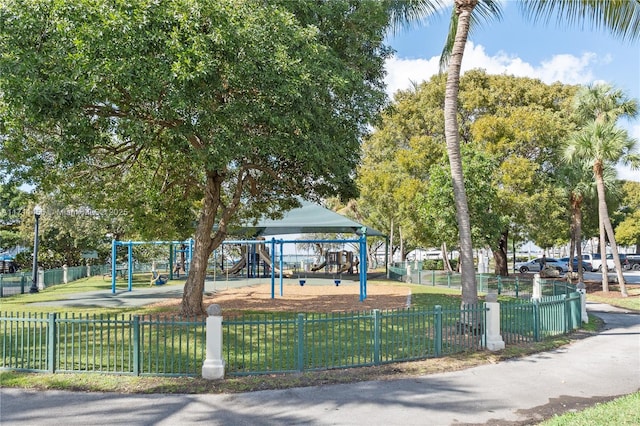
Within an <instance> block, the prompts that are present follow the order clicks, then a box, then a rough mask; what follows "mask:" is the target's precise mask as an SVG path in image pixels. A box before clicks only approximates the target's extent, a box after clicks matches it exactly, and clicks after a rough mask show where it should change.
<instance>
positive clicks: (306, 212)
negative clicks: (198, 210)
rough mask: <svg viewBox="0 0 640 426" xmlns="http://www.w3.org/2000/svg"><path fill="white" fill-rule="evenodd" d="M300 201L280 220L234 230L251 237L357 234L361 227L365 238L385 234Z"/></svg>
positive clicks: (359, 233) (269, 220)
mask: <svg viewBox="0 0 640 426" xmlns="http://www.w3.org/2000/svg"><path fill="white" fill-rule="evenodd" d="M300 204H302V206H301V207H298V208H296V209H292V210H289V211H288V212H287V213H285V214H284V217H283V218H282V219H277V220H274V219H262V220H259V221H258V223H256V224H255V225H250V226H243V227H242V228H240V229H239V230H238V231H239V233H241V234H248V235H251V236H252V237H260V236H266V235H286V234H312V233H336V234H337V233H345V234H346V233H348V234H358V235H361V234H362V228H363V227H365V228H366V230H367V236H369V237H384V236H385V235H384V234H383V233H382V232H380V231H377V230H375V229H373V228H369V227H368V226H364V225H362V224H361V223H358V222H355V221H353V220H351V219H349V218H346V217H344V216H342V215H340V214H338V213H336V212H333V211H331V210H329V209H326V208H324V207H322V206H319V205H317V204H313V203H310V202H308V201H305V200H300ZM233 233H235V232H233Z"/></svg>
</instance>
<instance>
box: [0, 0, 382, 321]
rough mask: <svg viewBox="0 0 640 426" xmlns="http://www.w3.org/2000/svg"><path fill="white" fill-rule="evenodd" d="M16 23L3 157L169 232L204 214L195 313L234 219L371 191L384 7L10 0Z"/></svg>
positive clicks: (0, 84)
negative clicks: (361, 183) (369, 147)
mask: <svg viewBox="0 0 640 426" xmlns="http://www.w3.org/2000/svg"><path fill="white" fill-rule="evenodd" d="M0 20H1V21H2V22H3V26H2V27H1V28H0V51H2V52H3V55H2V57H1V58H0V96H1V98H0V113H1V114H0V115H1V117H2V122H1V124H0V126H1V127H0V134H4V135H5V138H4V139H2V141H1V143H2V148H3V149H2V158H1V159H0V162H2V164H3V165H10V166H11V167H13V168H15V170H17V171H19V172H20V173H21V174H22V175H26V176H28V177H30V178H31V179H32V180H33V181H34V182H36V183H37V184H38V185H39V186H42V187H43V189H45V190H48V189H49V188H52V187H58V188H60V189H61V190H62V191H78V192H92V191H95V192H101V193H102V194H100V195H101V196H102V198H103V199H105V200H112V201H113V202H117V203H118V204H117V207H119V208H129V207H130V208H131V212H132V214H131V217H132V220H135V221H136V222H137V223H140V222H142V221H144V220H145V218H147V217H150V218H152V219H154V220H152V227H160V229H161V231H162V233H163V234H167V233H169V232H170V231H172V230H171V228H174V229H173V232H176V233H177V232H179V231H178V230H176V229H175V228H178V227H179V226H183V227H184V226H187V224H186V223H185V222H184V221H186V222H187V223H191V221H192V220H193V219H194V218H196V224H194V225H195V229H193V227H191V229H190V231H191V233H193V234H195V240H196V242H195V253H194V260H193V264H192V265H191V269H190V275H189V277H188V280H187V283H186V285H185V293H184V297H183V304H182V313H183V314H185V315H193V314H201V313H203V307H202V288H203V285H204V274H205V272H206V265H207V258H208V257H209V255H210V253H211V252H212V250H213V249H214V248H215V247H217V246H218V245H219V244H220V243H221V242H222V240H223V239H224V237H225V235H226V232H227V229H228V227H229V225H230V223H231V222H233V221H234V220H239V219H247V218H255V217H256V216H259V215H260V214H262V213H265V214H269V215H277V214H278V213H279V212H281V211H282V210H283V209H286V208H289V207H292V206H294V205H295V204H296V198H295V197H297V196H305V197H308V198H314V197H322V196H326V195H336V194H339V195H341V196H343V197H353V196H355V195H356V192H355V191H356V187H355V185H354V182H353V170H354V168H355V166H356V164H357V163H358V160H359V152H360V147H359V142H360V138H361V136H362V135H363V134H364V133H365V132H366V130H367V126H368V123H369V122H370V120H371V119H372V118H373V117H374V116H375V115H376V114H377V112H378V110H379V109H380V107H381V106H382V104H383V102H384V99H385V95H384V92H383V80H382V78H383V63H384V59H385V57H386V55H387V49H386V48H385V47H384V45H383V44H382V42H383V39H384V35H385V28H386V26H387V24H388V14H387V10H386V9H385V7H384V5H383V4H382V3H378V2H358V1H348V0H344V1H331V2H321V3H311V2H307V1H290V0H283V1H273V2H262V1H258V0H245V1H235V0H199V1H193V0H176V1H173V2H152V1H140V2H125V1H115V2H88V1H85V0H70V1H65V2H53V3H49V2H47V3H44V2H26V3H25V2H22V1H17V0H9V1H5V2H3V4H2V6H0ZM99 198H100V197H94V199H96V200H97V199H99ZM163 211H167V214H166V216H164V215H163V213H162V212H163ZM143 213H144V214H146V215H147V216H144V214H143ZM176 221H177V222H176ZM181 221H182V222H181ZM167 223H168V225H167ZM214 226H215V230H214ZM212 230H214V232H213V233H212Z"/></svg>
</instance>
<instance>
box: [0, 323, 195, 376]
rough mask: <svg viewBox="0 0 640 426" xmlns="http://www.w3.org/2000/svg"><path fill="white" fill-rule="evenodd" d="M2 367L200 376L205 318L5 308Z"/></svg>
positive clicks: (1, 330)
mask: <svg viewBox="0 0 640 426" xmlns="http://www.w3.org/2000/svg"><path fill="white" fill-rule="evenodd" d="M0 333H1V335H2V363H1V365H0V368H3V369H16V370H26V371H43V372H45V371H46V372H50V373H55V372H100V373H115V374H134V375H169V376H195V375H198V374H200V368H201V367H202V362H203V360H204V356H205V347H206V345H205V322H204V321H197V320H193V321H182V320H176V319H173V318H172V319H161V318H157V317H156V318H154V317H141V316H136V315H134V316H131V315H91V316H90V315H76V314H71V315H69V314H64V315H59V314H56V313H52V314H47V315H45V314H41V313H40V314H31V313H29V314H24V313H22V314H16V313H3V314H2V316H1V317H0Z"/></svg>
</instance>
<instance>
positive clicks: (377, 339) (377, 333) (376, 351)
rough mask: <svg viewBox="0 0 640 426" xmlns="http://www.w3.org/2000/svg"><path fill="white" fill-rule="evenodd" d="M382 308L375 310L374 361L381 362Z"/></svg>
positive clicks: (375, 362)
mask: <svg viewBox="0 0 640 426" xmlns="http://www.w3.org/2000/svg"><path fill="white" fill-rule="evenodd" d="M380 326H381V324H380V310H379V309H374V310H373V363H374V364H375V365H379V364H380V349H381V348H380V345H381V343H382V342H381V341H380Z"/></svg>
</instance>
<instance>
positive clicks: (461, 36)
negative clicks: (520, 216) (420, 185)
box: [444, 0, 478, 307]
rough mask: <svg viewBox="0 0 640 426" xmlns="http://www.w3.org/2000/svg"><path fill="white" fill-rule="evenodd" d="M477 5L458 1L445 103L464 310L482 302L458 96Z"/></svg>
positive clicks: (473, 2) (446, 134)
mask: <svg viewBox="0 0 640 426" xmlns="http://www.w3.org/2000/svg"><path fill="white" fill-rule="evenodd" d="M477 4H478V1H477V0H455V8H456V13H457V14H458V28H457V30H456V38H455V42H454V44H453V49H452V52H451V58H450V62H449V67H448V70H447V86H446V93H445V99H444V129H445V138H446V141H447V153H448V154H449V165H450V167H451V179H452V182H453V196H454V200H455V203H456V220H457V222H458V233H459V237H460V262H461V271H462V306H463V307H464V306H466V305H473V304H475V303H477V302H478V287H477V283H476V275H475V267H474V263H473V246H472V242H471V221H470V219H469V206H468V203H467V193H466V190H465V187H464V178H463V174H462V156H461V154H460V135H459V131H458V92H459V89H460V68H461V65H462V56H463V54H464V48H465V45H466V44H467V36H468V34H469V22H470V18H471V12H472V11H473V9H474V8H475V6H476V5H477Z"/></svg>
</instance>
